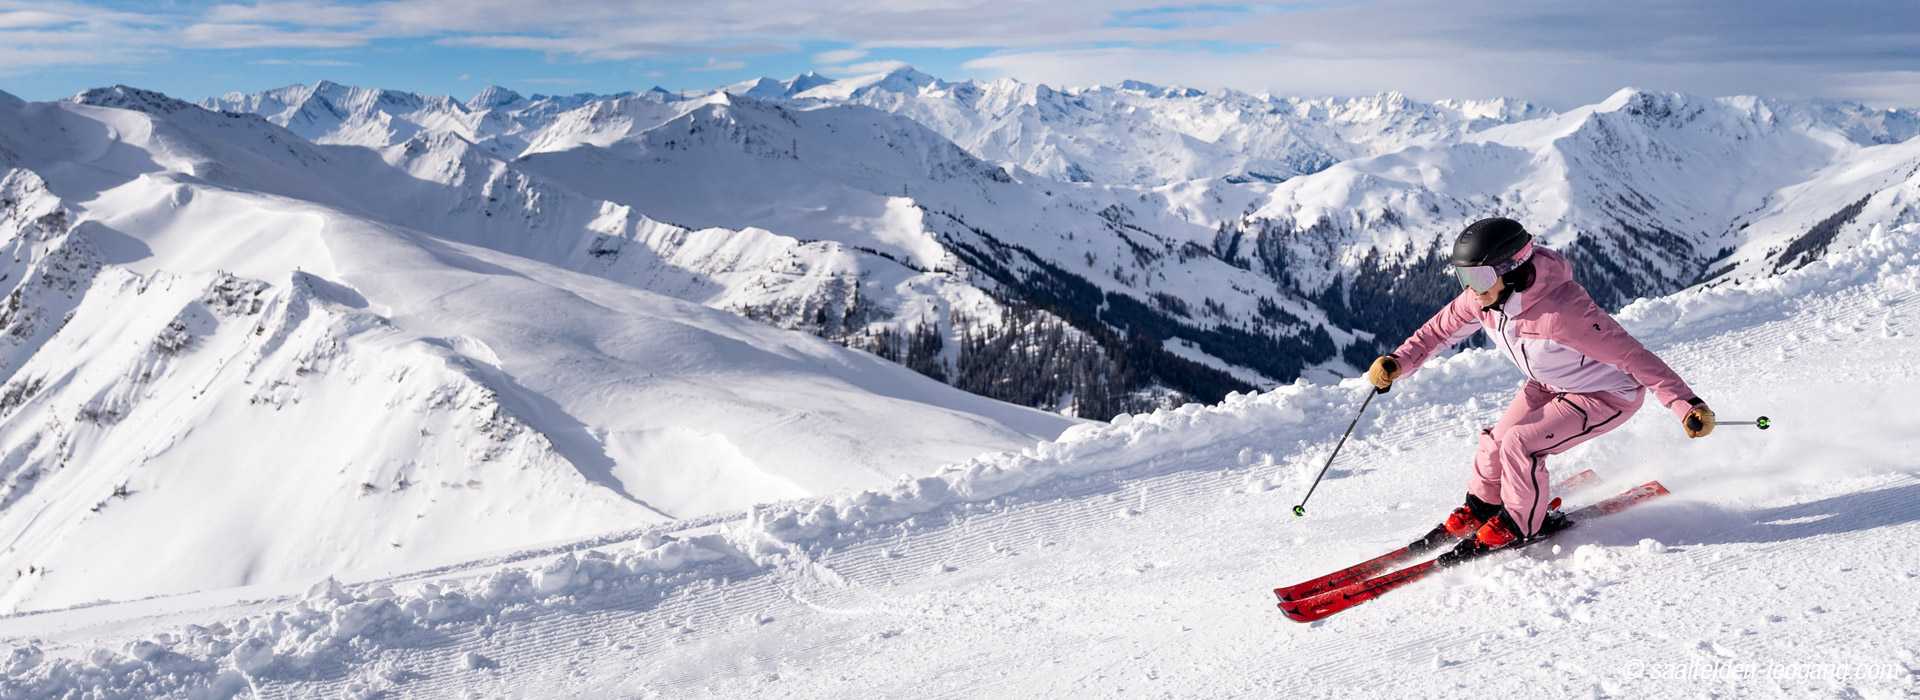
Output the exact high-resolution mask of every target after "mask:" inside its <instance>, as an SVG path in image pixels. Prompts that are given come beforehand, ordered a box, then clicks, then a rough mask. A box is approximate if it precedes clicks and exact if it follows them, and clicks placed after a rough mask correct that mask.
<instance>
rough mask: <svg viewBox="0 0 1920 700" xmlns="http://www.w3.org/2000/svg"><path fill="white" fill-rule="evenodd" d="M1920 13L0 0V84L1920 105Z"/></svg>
mask: <svg viewBox="0 0 1920 700" xmlns="http://www.w3.org/2000/svg"><path fill="white" fill-rule="evenodd" d="M1913 26H1920V3H1912V2H1890V1H1879V0H1876V1H1871V2H1851V3H1846V4H1843V5H1833V6H1831V7H1827V6H1822V5H1819V4H1813V3H1798V2H1777V1H1774V0H1714V1H1711V2H1694V3H1675V2H1655V1H1653V0H1617V1H1615V2H1607V3H1592V2H1551V1H1542V2H1525V3H1512V2H1495V1H1493V0H1456V1H1454V2H1447V3H1434V2H1411V1H1402V0H1395V1H1390V2H1382V1H1361V0H1344V1H1336V0H1320V1H1308V2H1284V1H1277V2H1232V3H1222V2H1177V1H1168V0H1149V1H1134V0H1086V1H1082V2H1074V3H1062V2H1057V1H1055V2H1022V1H1016V0H898V1H896V2H865V3H846V2H819V1H816V0H784V1H782V2H761V1H755V2H744V1H735V0H704V1H703V2H694V3H689V2H656V1H637V2H636V1H631V0H628V1H619V2H613V1H607V0H566V1H564V2H555V1H553V0H546V1H543V2H526V1H524V0H380V1H377V2H341V1H332V0H270V1H267V2H229V1H208V0H173V1H163V2H149V3H131V2H89V1H86V0H42V1H39V2H23V1H21V0H0V89H3V90H6V91H8V92H12V93H14V94H16V95H19V96H21V97H25V98H29V99H54V98H60V97H65V96H67V95H71V94H73V93H74V92H76V91H78V90H81V89H84V88H88V87H96V86H101V85H110V84H115V83H125V84H129V85H135V86H138V87H145V88H150V89H155V90H160V91H163V92H166V93H168V94H172V95H175V96H179V97H184V98H190V99H197V98H201V97H206V96H210V95H215V94H220V93H224V92H229V91H235V90H240V91H251V90H260V89H264V88H269V87H277V86H280V85H286V84H290V83H311V82H313V81H316V80H320V79H330V80H334V81H338V82H342V83H349V84H355V85H366V86H376V87H387V88H397V89H404V90H412V91H417V92H424V93H432V94H451V95H455V96H459V97H466V96H468V95H471V94H473V93H474V92H476V91H478V90H479V89H480V88H482V87H484V86H486V85H488V84H490V83H497V84H501V85H505V86H507V87H510V88H513V89H515V90H518V91H521V92H524V93H535V92H545V93H568V92H601V93H606V92H619V91H623V90H644V89H646V88H648V87H651V86H654V85H660V86H664V87H667V88H669V89H702V88H710V87H714V86H717V85H722V84H726V83H731V82H736V81H739V80H743V79H747V78H751V77H757V76H762V75H766V76H772V77H778V78H784V77H788V76H791V75H794V74H797V73H800V72H802V71H806V70H817V71H820V72H823V73H826V74H828V75H834V76H843V75H854V74H861V73H868V72H878V71H883V70H886V69H889V68H892V67H895V66H900V65H907V64H911V65H913V66H914V67H916V68H919V69H920V70H923V71H926V72H928V73H932V74H934V75H937V76H941V77H944V78H948V79H966V78H977V79H992V78H998V77H1013V78H1017V79H1021V80H1026V81H1029V82H1046V83H1050V84H1055V85H1085V84H1091V83H1095V82H1103V83H1112V82H1118V81H1119V80H1122V79H1129V78H1131V79H1138V80H1146V81H1149V82H1157V83H1162V84H1180V85H1190V86H1195V87H1202V88H1218V87H1232V88H1238V89H1242V90H1247V91H1250V92H1273V93H1282V94H1303V95H1328V94H1335V95H1350V94H1368V93H1375V92H1382V91H1387V90H1398V91H1401V92H1405V93H1407V94H1409V95H1412V96H1414V97H1419V98H1427V99H1433V98H1441V97H1488V96H1512V97H1521V98H1526V99H1533V100H1536V101H1539V102H1542V103H1545V104H1548V105H1551V106H1556V107H1567V106H1572V105H1576V104H1582V103H1587V102H1593V101H1597V100H1599V99H1602V98H1603V97H1605V96H1606V95H1607V94H1609V93H1611V92H1613V91H1614V90H1615V89H1618V88H1620V87H1625V86H1634V87H1641V88H1648V89H1657V90H1679V91H1685V92H1693V93H1698V94H1711V95H1722V94H1765V95H1772V96H1780V97H1829V98H1847V99H1858V100H1862V101H1866V102H1868V103H1870V104H1877V105H1889V106H1891V105H1906V106H1915V105H1920V34H1916V33H1913V32H1908V31H1906V30H1905V29H1904V28H1906V27H1913Z"/></svg>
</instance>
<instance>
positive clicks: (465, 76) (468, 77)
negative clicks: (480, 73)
mask: <svg viewBox="0 0 1920 700" xmlns="http://www.w3.org/2000/svg"><path fill="white" fill-rule="evenodd" d="M472 79H473V74H472V73H461V74H460V81H461V82H466V81H468V80H472Z"/></svg>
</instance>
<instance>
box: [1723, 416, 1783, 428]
mask: <svg viewBox="0 0 1920 700" xmlns="http://www.w3.org/2000/svg"><path fill="white" fill-rule="evenodd" d="M1713 424H1714V425H1716V426H1719V425H1751V426H1753V427H1755V428H1759V429H1761V430H1766V429H1767V428H1768V427H1770V426H1772V425H1773V421H1771V420H1768V419H1767V417H1766V416H1761V417H1759V418H1755V419H1753V420H1722V421H1714V422H1713Z"/></svg>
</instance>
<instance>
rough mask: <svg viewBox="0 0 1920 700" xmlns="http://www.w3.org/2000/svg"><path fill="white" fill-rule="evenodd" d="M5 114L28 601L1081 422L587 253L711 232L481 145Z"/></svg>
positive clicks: (845, 471) (550, 524) (142, 104)
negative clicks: (695, 296)
mask: <svg viewBox="0 0 1920 700" xmlns="http://www.w3.org/2000/svg"><path fill="white" fill-rule="evenodd" d="M0 110H4V113H0V144H5V145H6V147H7V148H8V150H9V151H10V152H12V153H13V155H12V156H10V160H12V161H13V163H12V167H10V168H9V169H7V170H5V171H4V174H3V175H0V244H4V245H5V246H6V247H7V248H8V249H9V250H11V251H12V255H11V256H9V258H8V259H9V260H11V261H12V262H10V263H8V264H7V266H6V269H5V271H4V275H0V284H3V285H5V286H6V287H7V289H8V295H7V302H6V305H5V307H4V309H0V327H4V328H5V332H4V335H0V381H3V382H4V384H0V542H5V543H6V545H5V549H4V551H0V566H4V567H5V568H7V569H18V570H20V571H21V572H22V573H21V574H20V575H18V576H16V577H14V578H11V579H6V580H5V581H4V584H3V586H4V587H3V588H0V606H3V607H5V608H7V609H33V608H42V607H48V606H61V605H73V604H77V603H82V602H87V601H93V600H97V599H103V598H104V599H123V598H129V597H138V596H143V595H153V594H158V593H169V592H182V591H191V590H199V589H204V588H208V587H221V586H231V585H242V584H251V583H262V582H272V581H284V580H288V579H303V578H307V577H311V576H313V575H316V574H318V573H323V572H330V571H344V570H359V571H382V570H394V569H397V568H413V567H417V566H420V565H422V564H425V563H431V562H435V561H446V560H451V559H457V558H461V557H466V556H471V555H473V554H474V553H477V552H483V551H490V550H496V549H500V548H503V547H512V546H519V545H525V544H530V543H535V542H540V541H545V540H551V539H555V538H562V537H570V536H577V535H580V534H582V533H588V532H596V531H602V530H606V529H610V528H617V527H631V526H633V525H635V524H639V523H649V522H665V521H667V520H670V519H677V518H688V517H695V516H700V515H703V514H709V513H713V512H717V511H724V510H731V509H737V508H741V507H745V506H746V505H749V504H753V503H759V502H764V501H768V500H775V499H783V498H792V497H797V496H803V495H808V494H817V493H823V492H829V491H835V490H842V489H846V488H849V487H855V486H859V485H862V484H873V483H878V482H883V481H885V480H887V479H891V478H894V477H896V476H898V475H900V474H902V473H916V472H920V471H924V470H926V469H929V468H931V467H932V466H934V465H937V464H941V463H944V462H948V461H952V460H954V459H960V458H964V457H966V456H969V455H972V454H976V453H978V452H979V451H980V450H981V449H983V448H992V447H999V448H1005V447H1011V446H1017V445H1021V444H1026V443H1028V442H1030V441H1031V440H1033V439H1034V438H1036V437H1049V436H1052V435H1055V434H1057V433H1058V432H1059V431H1060V430H1061V429H1063V428H1065V427H1066V426H1067V425H1068V424H1069V422H1068V421H1066V420H1064V419H1062V418H1060V417H1058V416H1053V415H1049V414H1045V413H1040V412H1037V411H1032V410H1028V409H1023V408H1019V407H1015V406H1010V405H1006V404H1001V403H997V402H994V401H991V400H988V399H985V398H981V397H978V396H974V395H970V394H966V393H963V392H960V391H957V390H954V389H951V388H949V387H946V386H943V385H941V384H939V383H937V382H932V381H929V380H926V379H925V378H924V377H921V376H920V375H918V374H916V373H914V372H911V371H909V370H907V369H905V368H902V367H899V366H897V365H894V364H891V363H887V362H884V361H882V360H879V359H877V358H875V357H872V356H870V355H866V354H862V353H855V352H850V351H847V350H844V349H842V348H840V347H837V346H835V345H832V344H828V343H824V342H820V341H818V340H816V339H814V338H810V337H808V336H805V335H802V334H795V333H790V332H785V331H781V330H777V329H774V328H770V327H767V326H765V325H762V324H759V323H755V322H752V321H750V320H747V319H743V318H741V317H739V316H737V315H734V314H728V313H722V312H718V311H714V310H710V309H707V308H703V307H701V306H697V305H692V304H687V303H683V302H680V301H676V300H674V299H672V298H669V297H666V296H662V295H659V294H655V293H652V292H649V291H646V290H645V289H642V288H639V287H636V286H634V285H631V284H625V283H622V282H620V281H619V280H618V279H617V278H618V277H619V276H620V274H621V268H610V269H598V270H595V269H584V270H583V271H584V272H586V273H595V274H582V273H581V272H576V271H572V270H570V269H569V268H586V267H587V266H588V265H589V264H590V263H593V262H595V261H598V260H600V259H601V256H594V255H592V254H590V253H589V252H588V251H589V250H590V249H591V248H592V243H593V241H597V240H602V239H608V238H622V239H623V240H630V239H646V238H648V237H672V236H674V235H680V234H684V233H685V232H684V231H683V230H679V229H673V228H672V227H666V226H663V225H660V224H658V223H657V222H651V221H649V220H646V219H645V218H644V217H639V216H636V215H633V214H632V213H631V212H630V211H629V210H627V209H625V208H623V207H620V206H617V205H611V204H607V203H604V202H596V201H590V200H587V199H585V198H584V197H581V196H579V195H577V194H572V193H569V192H566V191H564V190H561V189H558V188H554V187H551V186H548V185H545V184H543V183H539V182H536V181H534V180H533V179H531V178H529V177H528V176H526V175H525V174H522V173H517V172H515V171H512V170H511V169H508V168H504V167H503V166H502V164H501V162H500V161H497V160H491V159H489V158H487V157H486V156H485V155H484V154H483V153H480V152H478V151H476V150H474V149H472V148H470V147H468V146H467V145H466V143H465V142H464V141H461V140H459V139H458V138H457V137H454V136H450V135H440V134H425V133H423V134H416V135H415V137H413V138H410V139H408V140H407V141H405V142H404V143H402V144H398V145H395V146H392V147H389V148H387V149H383V150H380V151H374V150H368V149H365V148H360V147H327V146H315V145H313V144H310V143H308V142H306V141H304V140H302V139H300V138H299V137H297V136H295V135H294V134H291V133H289V132H287V131H286V130H284V129H281V128H279V127H277V126H274V125H272V124H269V123H267V122H265V121H262V120H260V119H259V118H256V117H253V116H251V115H240V114H233V113H226V114H222V113H215V112H208V111H205V110H203V109H201V108H199V107H196V106H193V105H189V104H186V103H183V102H179V101H176V100H172V99H170V98H166V97H165V96H161V95H157V94H155V93H148V92H143V91H138V90H133V89H127V88H115V89H108V90H100V91H91V92H89V93H86V94H83V95H81V96H80V97H79V98H77V99H76V100H75V101H73V102H66V103H32V104H24V103H19V102H17V101H7V102H0ZM432 175H438V176H445V177H447V178H448V179H447V181H446V182H444V183H440V184H433V185H425V184H422V183H423V180H421V179H420V178H421V177H425V176H432ZM676 232H678V233H677V234H676ZM632 274H640V273H637V272H633V273H632ZM196 562H197V563H196Z"/></svg>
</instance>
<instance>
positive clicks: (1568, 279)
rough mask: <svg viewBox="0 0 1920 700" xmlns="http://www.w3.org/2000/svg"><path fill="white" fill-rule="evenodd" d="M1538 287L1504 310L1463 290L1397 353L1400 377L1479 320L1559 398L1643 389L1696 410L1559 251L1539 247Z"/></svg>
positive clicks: (1677, 411) (1681, 413)
mask: <svg viewBox="0 0 1920 700" xmlns="http://www.w3.org/2000/svg"><path fill="white" fill-rule="evenodd" d="M1532 260H1533V268H1534V278H1533V284H1531V285H1529V286H1528V287H1527V289H1526V290H1525V291H1520V292H1514V293H1512V294H1509V295H1508V296H1507V301H1506V303H1505V304H1502V305H1500V308H1481V306H1480V300H1479V299H1477V298H1475V297H1474V295H1473V294H1472V293H1471V292H1469V291H1467V290H1464V289H1463V290H1461V292H1460V296H1457V297H1454V299H1453V301H1452V302H1450V303H1448V304H1447V305H1446V307H1444V308H1442V309H1440V311H1439V313H1436V314H1434V315H1433V318H1431V319H1428V320H1427V322H1426V324H1424V325H1422V326H1420V329H1419V330H1417V331H1414V332H1413V335H1412V336H1411V337H1409V338H1407V341H1406V342H1404V343H1401V344H1400V347H1399V348H1397V349H1395V350H1394V351H1393V353H1392V354H1393V358H1394V359H1395V360H1397V361H1398V362H1399V363H1400V375H1401V376H1402V377H1405V376H1410V375H1412V374H1413V372H1414V370H1417V369H1419V368H1420V365H1421V364H1422V363H1424V362H1426V360H1427V358H1428V357H1429V356H1431V355H1432V354H1433V353H1434V351H1436V350H1440V349H1442V348H1446V347H1450V346H1452V345H1453V344H1454V343H1458V342H1460V341H1462V340H1466V338H1467V336H1469V335H1472V334H1473V331H1474V330H1475V329H1474V326H1473V325H1472V324H1473V322H1475V321H1478V322H1479V323H1480V330H1484V331H1486V332H1487V336H1488V337H1489V338H1491V339H1492V340H1493V344H1494V345H1495V346H1496V347H1497V348H1498V349H1499V351H1500V352H1501V353H1503V354H1505V355H1506V356H1507V357H1508V358H1509V359H1511V360H1513V364H1514V365H1515V366H1517V367H1519V368H1520V371H1522V372H1525V373H1526V375H1527V378H1528V379H1530V380H1533V381H1536V382H1539V383H1541V384H1543V385H1545V386H1546V387H1547V388H1549V389H1552V390H1553V391H1556V392H1566V393H1581V394H1584V393H1590V392H1601V391H1604V392H1611V393H1613V394H1615V395H1617V396H1620V397H1621V398H1625V399H1634V398H1635V397H1636V394H1637V392H1638V391H1639V390H1640V388H1641V387H1647V388H1650V389H1652V390H1653V395H1654V396H1655V397H1656V398H1658V399H1659V400H1660V403H1662V404H1665V405H1666V407H1667V410H1669V411H1672V412H1673V414H1674V415H1675V416H1678V417H1680V418H1682V419H1684V418H1686V415H1687V412H1688V411H1689V410H1691V409H1692V408H1693V406H1692V401H1693V400H1694V398H1695V397H1694V393H1693V389H1691V388H1689V387H1688V386H1687V383H1686V382H1683V381H1681V380H1680V375H1677V374H1674V372H1673V369H1672V368H1671V367H1668V366H1667V363H1666V362H1663V361H1661V359H1660V358H1659V356H1656V355H1654V354H1653V353H1651V352H1648V351H1647V349H1646V348H1645V347H1643V346H1641V345H1640V341H1638V340H1635V339H1634V337H1633V336H1632V335H1629V334H1628V333H1627V330H1626V329H1625V328H1621V327H1620V324H1619V323H1618V322H1616V321H1614V320H1613V317H1612V316H1609V315H1607V312H1606V311H1604V310H1602V309H1601V308H1600V306H1599V305H1598V304H1595V303H1593V297H1590V296H1587V290H1586V289H1585V288H1584V287H1581V286H1580V283H1578V282H1575V281H1574V279H1573V268H1572V266H1571V265H1569V264H1568V263H1567V259H1566V258H1564V257H1561V255H1560V254H1559V253H1556V252H1553V251H1551V250H1547V249H1545V248H1540V247H1536V248H1534V252H1533V258H1532Z"/></svg>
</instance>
